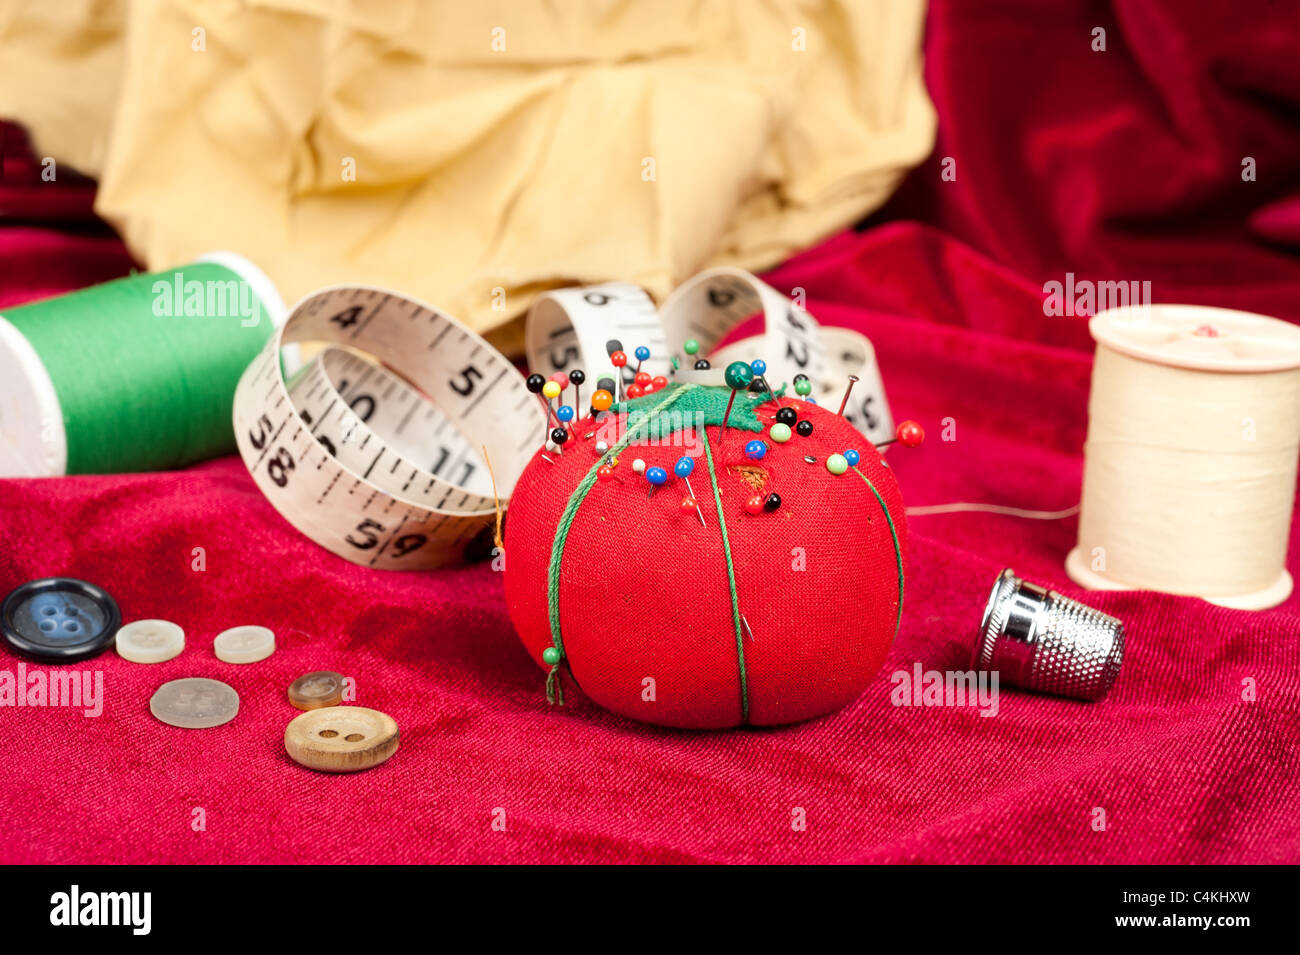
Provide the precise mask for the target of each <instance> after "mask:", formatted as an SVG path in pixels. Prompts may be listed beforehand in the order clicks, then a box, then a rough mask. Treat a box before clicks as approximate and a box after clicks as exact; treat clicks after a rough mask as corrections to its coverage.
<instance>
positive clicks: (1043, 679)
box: [972, 567, 1124, 701]
mask: <svg viewBox="0 0 1300 955" xmlns="http://www.w3.org/2000/svg"><path fill="white" fill-rule="evenodd" d="M1123 659H1124V624H1123V623H1122V622H1121V621H1119V620H1118V619H1116V618H1115V617H1112V616H1109V615H1108V614H1104V613H1101V612H1100V611H1098V610H1093V609H1092V608H1091V607H1087V606H1085V605H1083V604H1081V603H1079V601H1077V600H1071V599H1070V598H1069V597H1062V596H1061V595H1060V594H1058V593H1057V592H1056V591H1054V590H1048V589H1047V588H1045V587H1040V586H1038V585H1037V584H1031V583H1029V582H1028V581H1027V580H1021V579H1020V578H1019V577H1017V576H1016V574H1015V571H1013V570H1012V569H1011V568H1010V567H1008V568H1007V569H1006V570H1004V571H1002V573H1000V574H999V575H998V579H997V582H996V583H995V584H994V585H993V592H992V593H991V594H989V603H988V606H987V607H985V608H984V622H983V623H981V624H980V636H979V643H978V644H977V645H976V647H975V656H974V661H973V663H972V667H973V669H975V670H997V671H998V674H999V676H998V678H999V679H1000V680H1003V681H1005V682H1006V683H1009V684H1010V685H1012V686H1018V687H1020V688H1021V689H1025V690H1034V691H1036V692H1039V693H1051V694H1052V695H1054V696H1068V697H1072V698H1074V699H1077V700H1091V701H1096V700H1100V699H1101V698H1102V697H1104V696H1105V695H1106V693H1107V692H1109V690H1110V687H1111V684H1112V683H1114V682H1115V677H1117V676H1118V675H1119V667H1120V664H1121V663H1122V662H1123Z"/></svg>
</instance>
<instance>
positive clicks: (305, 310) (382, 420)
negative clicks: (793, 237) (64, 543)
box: [234, 268, 893, 570]
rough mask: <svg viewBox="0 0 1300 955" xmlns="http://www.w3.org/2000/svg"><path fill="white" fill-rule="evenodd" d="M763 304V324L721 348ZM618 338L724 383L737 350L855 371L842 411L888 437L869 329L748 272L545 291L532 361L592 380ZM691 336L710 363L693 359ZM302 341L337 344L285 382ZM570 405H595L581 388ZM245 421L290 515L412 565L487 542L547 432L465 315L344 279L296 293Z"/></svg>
mask: <svg viewBox="0 0 1300 955" xmlns="http://www.w3.org/2000/svg"><path fill="white" fill-rule="evenodd" d="M754 315H761V316H762V319H763V322H764V331H763V333H762V334H760V335H755V336H752V337H750V338H745V339H741V340H739V341H735V342H730V343H728V344H727V345H726V346H724V347H723V348H721V349H717V350H716V351H715V349H714V346H716V345H717V343H719V342H721V341H722V340H723V339H725V338H726V336H727V335H728V334H729V333H731V332H732V331H734V330H735V329H736V328H737V327H738V326H739V325H740V324H741V323H742V322H744V321H745V320H747V319H748V318H750V317H751V316H754ZM614 339H617V340H618V341H619V342H620V343H624V344H625V345H626V347H627V348H628V349H629V350H631V349H633V348H636V347H639V346H642V345H644V346H646V347H647V348H648V349H649V350H650V357H649V358H648V359H646V360H645V361H643V362H640V363H639V364H640V370H642V371H648V372H650V373H651V374H652V375H665V376H668V375H672V376H675V378H676V380H678V381H682V382H697V383H704V384H722V383H723V378H722V375H723V370H724V368H725V366H726V362H727V361H731V360H743V361H752V360H753V359H755V358H763V359H764V360H765V361H767V364H768V371H767V378H768V379H769V380H770V381H771V383H772V386H773V387H774V388H775V387H780V383H781V382H788V381H792V380H793V379H794V377H795V376H796V375H799V374H804V375H807V376H808V377H809V379H810V380H811V382H812V383H813V386H814V388H815V389H817V390H816V392H815V394H816V397H817V399H818V400H819V401H821V402H822V403H823V404H826V405H829V406H832V407H834V408H838V403H839V401H840V400H841V397H842V396H843V394H844V392H845V389H846V386H847V384H848V380H849V376H850V375H855V376H857V378H858V379H859V383H858V384H857V385H856V387H855V388H854V390H853V392H852V395H851V398H850V400H849V403H848V404H847V405H846V407H845V409H844V416H845V417H846V418H848V419H849V421H850V422H851V423H853V424H854V425H855V426H856V427H857V428H858V429H859V430H860V431H862V432H863V433H864V434H865V435H866V436H867V437H868V438H869V439H870V440H872V441H883V440H885V439H886V438H889V437H892V436H893V420H892V417H891V416H890V413H889V406H888V404H887V403H886V401H885V392H884V385H883V383H882V382H881V379H880V372H879V369H878V367H877V366H876V361H875V353H874V351H873V349H872V347H871V343H870V342H868V341H867V339H866V338H864V337H863V336H861V335H859V334H857V333H856V332H852V331H849V330H847V329H824V328H821V327H819V326H818V325H817V323H816V321H815V320H814V319H813V318H812V316H810V315H809V314H808V313H807V311H805V310H804V309H803V308H801V307H799V306H798V305H796V304H795V303H793V302H791V301H790V300H789V299H787V298H786V297H785V296H783V295H781V294H780V293H779V292H777V291H776V290H775V289H773V288H772V287H771V286H769V285H767V284H766V283H764V282H762V281H760V280H759V279H757V278H755V277H754V276H752V275H750V274H749V273H748V272H744V271H742V270H740V269H732V268H721V269H713V270H710V271H708V272H704V273H701V274H700V275H698V276H696V277H695V278H693V279H691V280H690V281H689V282H687V283H685V284H684V285H683V286H681V287H680V288H679V289H678V290H677V291H676V292H675V293H674V294H673V295H672V296H670V297H669V298H668V300H667V301H666V302H665V303H664V306H663V308H662V309H659V310H658V311H656V309H655V306H654V303H653V302H652V301H651V300H650V298H649V296H648V295H646V293H645V292H644V291H643V290H642V289H640V288H638V287H636V286H634V285H627V284H622V283H607V284H603V285H594V286H589V287H585V288H573V289H561V290H558V291H552V292H547V293H545V294H543V295H542V296H540V297H539V298H538V299H537V301H536V302H535V303H534V305H533V307H532V310H531V311H530V313H529V316H528V321H527V327H526V331H525V342H526V348H527V352H528V360H529V364H530V367H531V368H532V370H533V371H535V372H538V373H540V374H543V375H545V376H548V377H549V376H550V375H553V374H556V373H558V372H564V373H566V374H567V373H569V372H572V371H573V370H574V369H575V368H581V369H582V370H583V371H584V372H585V373H586V376H587V378H586V381H587V382H588V387H589V389H590V390H589V391H588V392H587V394H588V395H590V394H591V393H592V392H593V391H594V390H595V389H596V387H597V384H598V382H599V380H600V379H601V378H614V377H616V376H617V375H620V374H621V375H622V378H623V384H624V386H625V387H626V386H627V385H628V384H631V383H632V382H633V380H634V378H635V374H636V371H637V368H636V364H634V363H632V362H629V363H628V364H627V365H625V366H624V367H622V368H621V369H620V368H616V367H615V366H614V363H613V361H612V360H611V358H610V351H611V349H610V348H608V347H607V345H608V343H609V342H611V340H614ZM688 339H695V340H696V341H697V342H699V345H700V348H699V354H700V355H709V356H710V358H711V361H712V364H713V367H711V368H709V369H707V370H697V369H695V368H694V359H693V358H691V359H687V356H686V355H685V354H684V352H683V350H682V348H683V345H684V343H685V342H686V341H687V340H688ZM300 342H301V343H307V342H316V343H322V344H324V345H325V346H326V347H325V348H324V349H323V350H322V351H321V352H320V353H319V354H318V355H317V356H316V357H315V358H313V359H312V360H311V361H310V362H309V363H307V365H306V366H304V367H303V368H302V370H301V371H299V372H298V373H297V374H295V375H293V376H292V377H291V378H290V379H289V380H287V381H286V379H285V377H284V374H283V370H282V365H281V361H280V355H281V349H282V348H285V347H287V346H290V345H292V344H294V343H300ZM674 356H676V357H677V358H678V359H679V364H680V367H678V368H676V369H674V367H673V362H672V359H673V357H674ZM570 387H576V386H570ZM561 402H564V403H572V404H574V405H575V406H577V407H575V411H576V412H577V414H578V416H579V417H581V416H583V415H584V414H585V413H586V410H587V409H586V408H585V407H582V406H581V404H582V403H581V401H580V396H579V395H577V394H575V395H574V397H573V398H569V397H568V396H567V394H566V395H565V396H564V397H562V398H561ZM234 422H235V437H236V442H237V444H238V446H239V453H240V455H241V456H242V457H243V459H244V463H245V465H247V467H248V469H249V472H250V473H251V474H252V476H253V479H254V480H255V481H256V483H257V485H258V487H260V488H261V489H262V491H263V493H265V494H266V496H267V498H268V499H269V500H270V502H271V503H272V505H274V506H275V508H276V509H277V510H278V511H279V512H280V513H281V514H282V515H283V516H284V517H285V518H286V519H287V520H288V521H289V522H290V523H291V524H293V525H294V526H295V527H296V528H298V529H299V530H300V531H302V532H303V533H304V534H306V535H307V536H308V537H310V538H311V539H312V540H314V541H316V542H317V543H318V544H320V545H322V546H323V547H325V548H327V549H328V550H330V551H332V552H333V553H335V554H338V555H339V556H341V557H345V558H347V559H348V560H351V561H353V562H355V563H358V564H362V565H365V566H370V567H375V568H380V569H394V570H398V569H400V570H419V569H425V568H430V567H438V566H443V565H446V564H453V563H457V562H460V561H463V560H465V559H467V558H472V557H474V556H480V555H486V554H487V553H488V552H489V551H490V549H491V544H492V530H493V526H494V524H495V518H496V496H494V493H493V483H492V477H493V474H494V475H495V482H496V487H495V494H496V495H499V497H500V500H501V501H502V503H504V502H505V501H506V500H508V498H509V496H510V493H511V491H513V489H514V485H515V482H516V480H518V477H519V475H520V474H522V473H523V470H524V466H525V465H526V464H527V463H528V461H529V460H530V459H531V457H532V456H533V454H534V453H535V452H536V451H537V450H538V449H539V448H540V447H541V446H542V443H541V440H540V436H541V435H544V434H545V433H546V428H547V413H546V411H545V410H544V408H543V405H542V401H541V400H540V399H539V397H538V396H535V395H533V394H532V393H530V392H529V391H528V388H527V386H526V384H525V381H524V377H523V376H522V375H521V374H520V373H519V372H518V371H517V370H516V369H515V367H514V365H513V364H512V363H511V362H510V361H509V359H507V358H506V357H505V356H503V355H501V354H500V353H499V352H497V351H496V350H495V349H494V348H492V346H491V345H489V344H488V343H487V342H485V341H484V340H483V339H482V338H480V337H479V336H478V335H476V334H474V333H473V332H472V331H470V330H469V329H468V328H466V327H465V326H464V325H462V324H461V323H460V322H458V321H456V320H455V319H454V318H451V317H450V316H448V315H445V314H443V313H442V312H440V311H438V310H437V309H435V308H432V307H430V306H428V305H425V304H423V303H421V302H418V301H415V300H413V299H410V298H406V297H404V296H402V295H398V294H396V293H393V292H390V291H387V290H385V289H378V288H372V287H368V286H337V287H333V288H327V289H323V290H321V291H319V292H315V293H313V294H312V295H309V296H308V297H307V298H305V299H303V300H302V301H301V302H299V303H298V304H297V305H296V306H295V307H294V308H293V310H292V311H291V312H290V314H289V317H288V318H287V320H286V321H285V323H284V325H283V327H282V328H281V329H279V330H278V331H277V333H276V334H275V335H274V336H273V337H272V339H271V340H270V341H269V342H268V343H267V345H266V347H265V349H264V350H263V351H262V352H261V354H260V355H259V356H258V357H257V359H256V360H255V361H254V362H253V363H252V364H251V365H250V366H249V367H248V369H247V370H246V371H245V372H244V375H243V377H242V378H241V379H240V382H239V387H238V389H237V391H236V393H235V410H234ZM539 432H540V435H539ZM484 447H486V449H487V453H488V457H489V460H490V462H491V468H492V474H489V470H488V461H485V460H484V457H483V451H482V449H483V448H484Z"/></svg>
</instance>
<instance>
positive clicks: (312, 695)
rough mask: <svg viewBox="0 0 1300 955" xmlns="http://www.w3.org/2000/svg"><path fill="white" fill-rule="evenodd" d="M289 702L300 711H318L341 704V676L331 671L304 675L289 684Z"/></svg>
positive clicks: (318, 671)
mask: <svg viewBox="0 0 1300 955" xmlns="http://www.w3.org/2000/svg"><path fill="white" fill-rule="evenodd" d="M289 702H290V703H292V704H293V705H294V706H296V707H297V708H298V709H300V710H319V709H320V708H321V707H324V706H338V705H339V704H340V703H342V702H343V674H341V673H335V672H334V671H333V670H315V671H313V672H312V673H304V674H303V675H302V676H300V677H298V679H296V680H294V681H293V682H292V683H290V684H289Z"/></svg>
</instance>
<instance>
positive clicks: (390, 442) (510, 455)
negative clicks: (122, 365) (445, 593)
mask: <svg viewBox="0 0 1300 955" xmlns="http://www.w3.org/2000/svg"><path fill="white" fill-rule="evenodd" d="M295 342H304V343H305V342H317V343H322V344H326V345H329V346H334V347H328V348H326V349H325V350H324V351H323V352H321V354H320V355H318V356H317V357H316V358H315V359H314V360H313V361H312V362H310V363H309V364H308V365H307V366H306V367H305V368H304V369H303V370H302V371H301V372H300V373H298V374H297V375H295V376H294V377H293V379H292V381H290V382H286V381H285V379H284V376H283V373H282V371H281V364H280V349H281V348H282V347H284V346H285V345H289V344H291V343H295ZM542 416H543V411H542V408H541V406H540V404H539V403H538V402H537V400H536V399H535V398H534V397H533V395H531V394H530V393H529V392H528V389H527V387H526V386H525V384H524V378H523V376H522V375H520V374H519V372H518V371H517V370H516V369H515V367H514V366H513V365H512V364H511V363H510V362H509V361H508V360H507V359H506V358H505V357H504V356H503V355H501V354H500V353H499V352H497V351H496V350H495V349H494V348H492V346H490V345H488V344H487V342H485V341H484V340H483V339H482V338H480V337H479V336H478V335H475V334H474V333H473V332H472V331H470V330H469V329H468V328H466V327H465V326H464V325H462V324H461V323H460V322H457V321H456V320H455V319H453V318H451V317H450V316H447V315H445V314H443V313H442V312H440V311H438V310H437V309H434V308H431V307H430V306H428V305H425V304H423V303H421V302H418V301H415V300H412V299H409V298H405V297H403V296H400V295H397V294H395V293H393V292H389V291H386V290H384V289H378V288H370V287H362V286H339V287H334V288H327V289H323V290H321V291H319V292H316V293H314V294H312V295H309V296H308V297H307V298H305V299H303V300H302V301H301V302H300V303H298V305H296V306H295V307H294V309H293V311H292V312H291V313H290V314H289V317H288V319H287V320H286V322H285V324H284V326H283V327H282V328H281V329H280V330H279V331H278V332H277V334H276V335H275V336H273V337H272V339H271V341H270V342H268V343H267V346H266V348H265V349H264V350H263V351H262V352H261V354H260V355H259V356H258V357H257V359H256V360H255V361H254V362H253V363H252V364H251V365H250V366H249V367H248V369H247V370H246V371H245V372H244V375H243V377H242V378H241V379H240V382H239V387H238V389H237V390H236V393H235V405H234V424H235V439H236V443H237V444H238V446H239V453H240V455H241V456H242V458H243V460H244V463H245V465H246V466H247V467H248V470H249V472H250V473H251V474H252V476H253V480H254V481H255V482H256V483H257V485H258V487H259V488H260V489H261V490H262V492H263V493H264V494H265V495H266V497H267V499H268V500H270V502H271V504H272V505H273V506H274V507H275V508H276V510H278V511H279V512H280V513H281V514H282V515H283V516H284V517H285V518H286V519H287V520H288V521H289V522H290V523H291V524H293V525H294V526H295V527H297V528H298V529H299V530H300V531H302V532H303V533H304V534H306V535H307V536H308V537H310V538H312V539H313V540H314V541H316V542H317V543H319V544H321V545H322V546H324V547H326V548H327V549H329V550H330V551H333V552H334V553H335V554H338V555H339V556H341V557H345V558H347V559H348V560H350V561H353V562H354V563H358V564H363V565H366V566H369V567H375V568H382V569H392V570H418V569H424V568H429V567H437V566H441V565H444V564H449V563H455V562H458V561H460V560H463V559H464V558H465V557H466V554H467V552H468V551H472V550H476V549H479V548H481V549H482V550H483V552H484V553H486V550H487V546H488V542H490V540H491V537H490V534H491V530H492V526H493V524H494V522H495V516H496V506H495V501H494V499H493V497H492V496H491V493H492V490H491V482H490V480H489V476H488V469H487V462H486V461H484V460H483V456H482V451H481V450H480V446H486V448H487V451H488V455H489V456H490V459H491V463H492V467H493V469H494V471H495V474H496V478H497V493H498V494H499V495H500V497H501V500H502V501H503V502H504V501H505V500H506V499H507V498H508V497H509V495H510V492H511V491H512V490H513V488H514V482H515V480H516V479H517V477H518V475H519V474H521V473H522V472H523V469H524V465H525V464H526V463H527V461H528V459H529V458H530V457H531V455H532V453H533V451H534V450H535V444H536V433H537V431H538V430H539V428H540V427H541V425H542Z"/></svg>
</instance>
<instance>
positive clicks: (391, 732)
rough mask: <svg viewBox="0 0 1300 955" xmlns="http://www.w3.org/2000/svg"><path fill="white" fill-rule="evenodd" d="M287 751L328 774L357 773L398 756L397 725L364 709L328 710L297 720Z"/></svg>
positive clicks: (287, 732)
mask: <svg viewBox="0 0 1300 955" xmlns="http://www.w3.org/2000/svg"><path fill="white" fill-rule="evenodd" d="M284 748H285V750H287V751H288V753H289V755H290V756H291V757H292V758H293V760H294V762H297V763H301V764H302V765H303V766H306V767H307V768H308V769H318V770H320V771H321V772H325V773H355V772H358V771H359V770H362V769H369V768H370V767H372V766H378V765H379V764H380V763H382V762H383V761H384V760H386V759H388V757H389V756H392V755H393V754H394V753H395V752H397V723H395V722H394V721H393V718H392V717H391V716H389V715H388V714H387V713H380V712H379V711H378V710H371V709H367V708H366V707H364V706H327V707H325V708H324V709H320V710H310V711H309V712H306V713H303V714H302V715H301V716H296V717H294V718H293V720H292V722H290V723H289V725H288V726H287V727H286V728H285V731H284Z"/></svg>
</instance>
